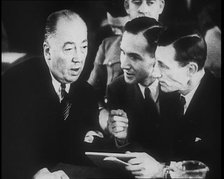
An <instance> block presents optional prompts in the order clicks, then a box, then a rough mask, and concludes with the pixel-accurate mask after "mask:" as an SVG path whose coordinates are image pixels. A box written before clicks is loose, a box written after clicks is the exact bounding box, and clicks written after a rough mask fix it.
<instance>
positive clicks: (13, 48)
mask: <svg viewBox="0 0 224 179" xmlns="http://www.w3.org/2000/svg"><path fill="white" fill-rule="evenodd" d="M111 2H112V4H117V5H116V6H114V7H113V9H112V11H111V12H112V13H113V14H114V15H115V16H116V12H117V14H119V12H118V11H122V9H123V0H73V1H59V0H58V1H1V13H2V14H1V15H2V19H1V21H2V52H19V53H26V54H31V55H40V54H41V53H42V42H43V33H44V24H45V19H46V18H47V16H48V15H49V14H50V13H51V12H53V11H56V10H61V9H65V8H66V9H71V10H74V11H75V12H77V13H78V14H80V16H81V17H82V18H83V19H84V20H85V22H86V23H87V26H88V31H89V53H88V57H87V61H86V65H85V68H84V71H83V74H82V76H83V78H84V79H87V78H88V76H89V74H90V71H91V70H92V68H93V61H94V59H95V54H96V51H97V49H98V46H99V44H100V43H101V41H102V39H103V38H104V37H107V36H109V35H110V32H109V31H102V30H101V29H100V27H101V23H102V21H103V20H104V19H106V11H107V10H108V4H109V8H111V7H112V6H111ZM165 2H166V5H165V9H164V12H163V14H162V16H161V21H162V22H165V24H172V23H180V22H184V21H186V20H187V19H190V18H192V19H197V17H198V13H199V12H200V11H201V9H202V8H203V7H204V5H205V4H207V3H209V2H213V4H216V9H215V11H213V12H215V14H214V17H213V19H214V20H215V21H216V22H215V23H216V24H218V25H219V26H220V25H221V14H220V13H221V0H192V4H191V6H192V7H191V10H188V9H187V8H186V2H185V0H165ZM123 11H124V9H123ZM99 36H100V37H99Z"/></svg>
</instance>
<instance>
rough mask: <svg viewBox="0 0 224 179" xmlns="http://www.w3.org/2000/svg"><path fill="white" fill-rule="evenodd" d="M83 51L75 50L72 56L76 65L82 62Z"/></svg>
mask: <svg viewBox="0 0 224 179" xmlns="http://www.w3.org/2000/svg"><path fill="white" fill-rule="evenodd" d="M81 60H82V58H81V51H80V50H79V49H78V48H75V50H74V53H73V54H72V61H73V62H75V63H78V62H81Z"/></svg>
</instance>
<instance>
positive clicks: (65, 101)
mask: <svg viewBox="0 0 224 179" xmlns="http://www.w3.org/2000/svg"><path fill="white" fill-rule="evenodd" d="M61 97H62V101H61V109H62V118H63V120H66V119H67V118H68V116H69V110H70V108H71V105H72V104H71V103H70V101H69V97H68V93H67V92H66V91H65V84H64V83H61Z"/></svg>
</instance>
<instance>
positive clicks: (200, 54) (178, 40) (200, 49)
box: [158, 25, 207, 70]
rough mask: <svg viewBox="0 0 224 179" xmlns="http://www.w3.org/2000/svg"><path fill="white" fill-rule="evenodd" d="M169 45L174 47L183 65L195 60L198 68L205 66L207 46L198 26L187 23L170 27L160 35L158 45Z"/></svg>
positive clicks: (178, 59) (176, 56) (177, 58)
mask: <svg viewBox="0 0 224 179" xmlns="http://www.w3.org/2000/svg"><path fill="white" fill-rule="evenodd" d="M168 45H172V46H173V47H174V49H175V51H176V54H175V60H176V61H178V62H179V64H180V65H181V66H186V65H187V64H188V63H189V62H195V63H197V65H198V70H200V69H202V68H203V66H204V64H205V60H206V56H207V46H206V42H205V40H204V38H203V37H202V35H201V33H200V32H199V30H197V28H196V27H192V26H187V25H182V26H173V27H169V28H168V29H167V30H166V31H164V32H163V33H162V34H161V35H160V37H159V41H158V46H168Z"/></svg>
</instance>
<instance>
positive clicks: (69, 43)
mask: <svg viewBox="0 0 224 179" xmlns="http://www.w3.org/2000/svg"><path fill="white" fill-rule="evenodd" d="M66 45H74V42H65V43H64V45H63V47H65V46H66Z"/></svg>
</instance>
